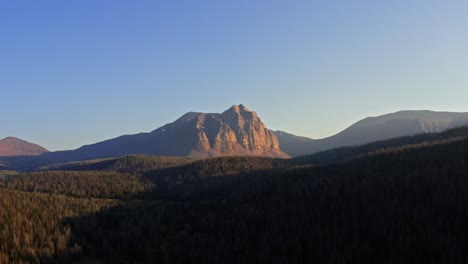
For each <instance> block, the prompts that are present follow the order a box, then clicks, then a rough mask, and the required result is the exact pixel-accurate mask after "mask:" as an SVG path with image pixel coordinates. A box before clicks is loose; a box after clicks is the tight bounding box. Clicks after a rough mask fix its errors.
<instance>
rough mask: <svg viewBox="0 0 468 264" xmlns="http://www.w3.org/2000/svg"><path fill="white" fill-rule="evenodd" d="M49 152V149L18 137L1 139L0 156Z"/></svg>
mask: <svg viewBox="0 0 468 264" xmlns="http://www.w3.org/2000/svg"><path fill="white" fill-rule="evenodd" d="M46 152H49V151H48V150H47V149H45V148H43V147H41V146H39V145H37V144H33V143H30V142H28V141H25V140H22V139H19V138H16V137H6V138H4V139H2V140H0V156H34V155H41V154H43V153H46Z"/></svg>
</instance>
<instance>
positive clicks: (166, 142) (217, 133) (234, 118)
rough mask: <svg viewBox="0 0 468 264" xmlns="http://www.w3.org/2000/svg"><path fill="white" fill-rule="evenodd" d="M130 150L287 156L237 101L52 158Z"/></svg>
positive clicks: (165, 153) (191, 154) (80, 157)
mask: <svg viewBox="0 0 468 264" xmlns="http://www.w3.org/2000/svg"><path fill="white" fill-rule="evenodd" d="M128 154H146V155H157V156H176V157H183V156H189V157H217V156H244V155H248V156H265V157H275V158H287V157H289V156H288V155H287V154H285V153H284V152H282V151H281V150H280V148H279V143H278V139H277V137H276V135H275V134H274V133H273V132H271V131H270V130H269V129H268V128H267V127H266V126H265V125H264V124H263V122H262V121H261V120H260V118H259V117H258V115H257V113H255V112H253V111H251V110H249V109H248V108H247V107H246V106H244V105H242V104H241V105H233V106H232V107H231V108H229V109H228V110H226V111H224V112H223V113H197V112H189V113H186V114H184V115H183V116H182V117H180V118H179V119H177V120H176V121H174V122H173V123H169V124H167V125H164V126H162V127H160V128H158V129H156V130H154V131H152V132H150V133H140V134H136V135H126V136H121V137H118V138H114V139H110V140H107V141H103V142H99V143H96V144H93V145H87V146H83V147H81V148H79V149H77V150H73V151H65V152H56V153H50V154H47V156H48V158H51V159H54V160H55V159H58V160H61V161H66V160H84V159H94V158H102V157H112V156H122V155H128Z"/></svg>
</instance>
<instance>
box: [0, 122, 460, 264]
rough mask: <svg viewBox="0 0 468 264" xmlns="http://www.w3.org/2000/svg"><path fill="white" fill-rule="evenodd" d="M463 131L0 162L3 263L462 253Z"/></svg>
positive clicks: (403, 258)
mask: <svg viewBox="0 0 468 264" xmlns="http://www.w3.org/2000/svg"><path fill="white" fill-rule="evenodd" d="M466 136H468V129H467V128H459V129H454V130H450V131H448V132H445V133H441V134H431V135H419V136H414V137H405V138H399V139H393V140H388V141H382V142H376V143H371V144H368V145H365V146H360V147H353V148H341V149H336V150H331V151H326V152H322V153H318V154H314V155H312V156H306V157H300V158H296V159H292V160H283V159H270V158H258V157H223V158H213V159H185V158H184V159H182V158H181V159H178V158H161V157H148V156H126V157H122V158H117V159H109V160H102V161H92V162H81V163H73V164H63V165H60V166H54V167H50V168H42V169H37V171H31V172H27V171H24V172H12V171H2V172H1V173H0V263H239V264H240V263H467V262H468V243H467V242H468V225H467V223H468V191H467V190H468V138H467V137H466Z"/></svg>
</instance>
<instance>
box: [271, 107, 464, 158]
mask: <svg viewBox="0 0 468 264" xmlns="http://www.w3.org/2000/svg"><path fill="white" fill-rule="evenodd" d="M467 124H468V113H456V112H435V111H427V110H422V111H417V110H409V111H399V112H396V113H390V114H386V115H382V116H376V117H368V118H365V119H362V120H361V121H359V122H357V123H355V124H353V125H352V126H350V127H349V128H347V129H345V130H343V131H342V132H340V133H338V134H336V135H333V136H331V137H327V138H324V139H317V140H314V139H309V138H305V137H298V136H295V135H292V134H287V133H286V134H285V133H284V132H281V131H276V132H274V133H275V134H276V135H277V137H278V140H279V143H280V148H281V150H283V151H284V152H286V153H288V154H289V155H291V156H302V155H309V154H313V153H316V152H319V151H323V150H328V149H333V148H337V147H345V146H358V145H363V144H367V143H371V142H374V141H380V140H386V139H391V138H397V137H402V136H411V135H416V134H422V133H438V132H443V131H446V130H448V129H451V128H454V127H459V126H463V125H467Z"/></svg>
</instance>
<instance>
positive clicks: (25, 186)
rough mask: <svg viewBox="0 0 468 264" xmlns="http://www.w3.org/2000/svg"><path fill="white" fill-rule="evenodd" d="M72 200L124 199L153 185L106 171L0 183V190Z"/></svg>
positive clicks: (46, 175) (25, 177) (43, 175)
mask: <svg viewBox="0 0 468 264" xmlns="http://www.w3.org/2000/svg"><path fill="white" fill-rule="evenodd" d="M1 187H3V188H8V189H15V190H21V191H26V192H40V193H52V194H63V195H67V196H73V197H98V198H125V197H129V196H131V195H134V194H138V193H142V192H145V191H149V190H151V189H152V188H153V184H152V183H151V182H150V181H148V180H146V179H144V178H142V177H140V176H138V175H135V174H130V173H119V172H107V171H43V172H31V173H23V174H18V175H15V176H12V177H5V178H4V179H3V180H0V188H1Z"/></svg>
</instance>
